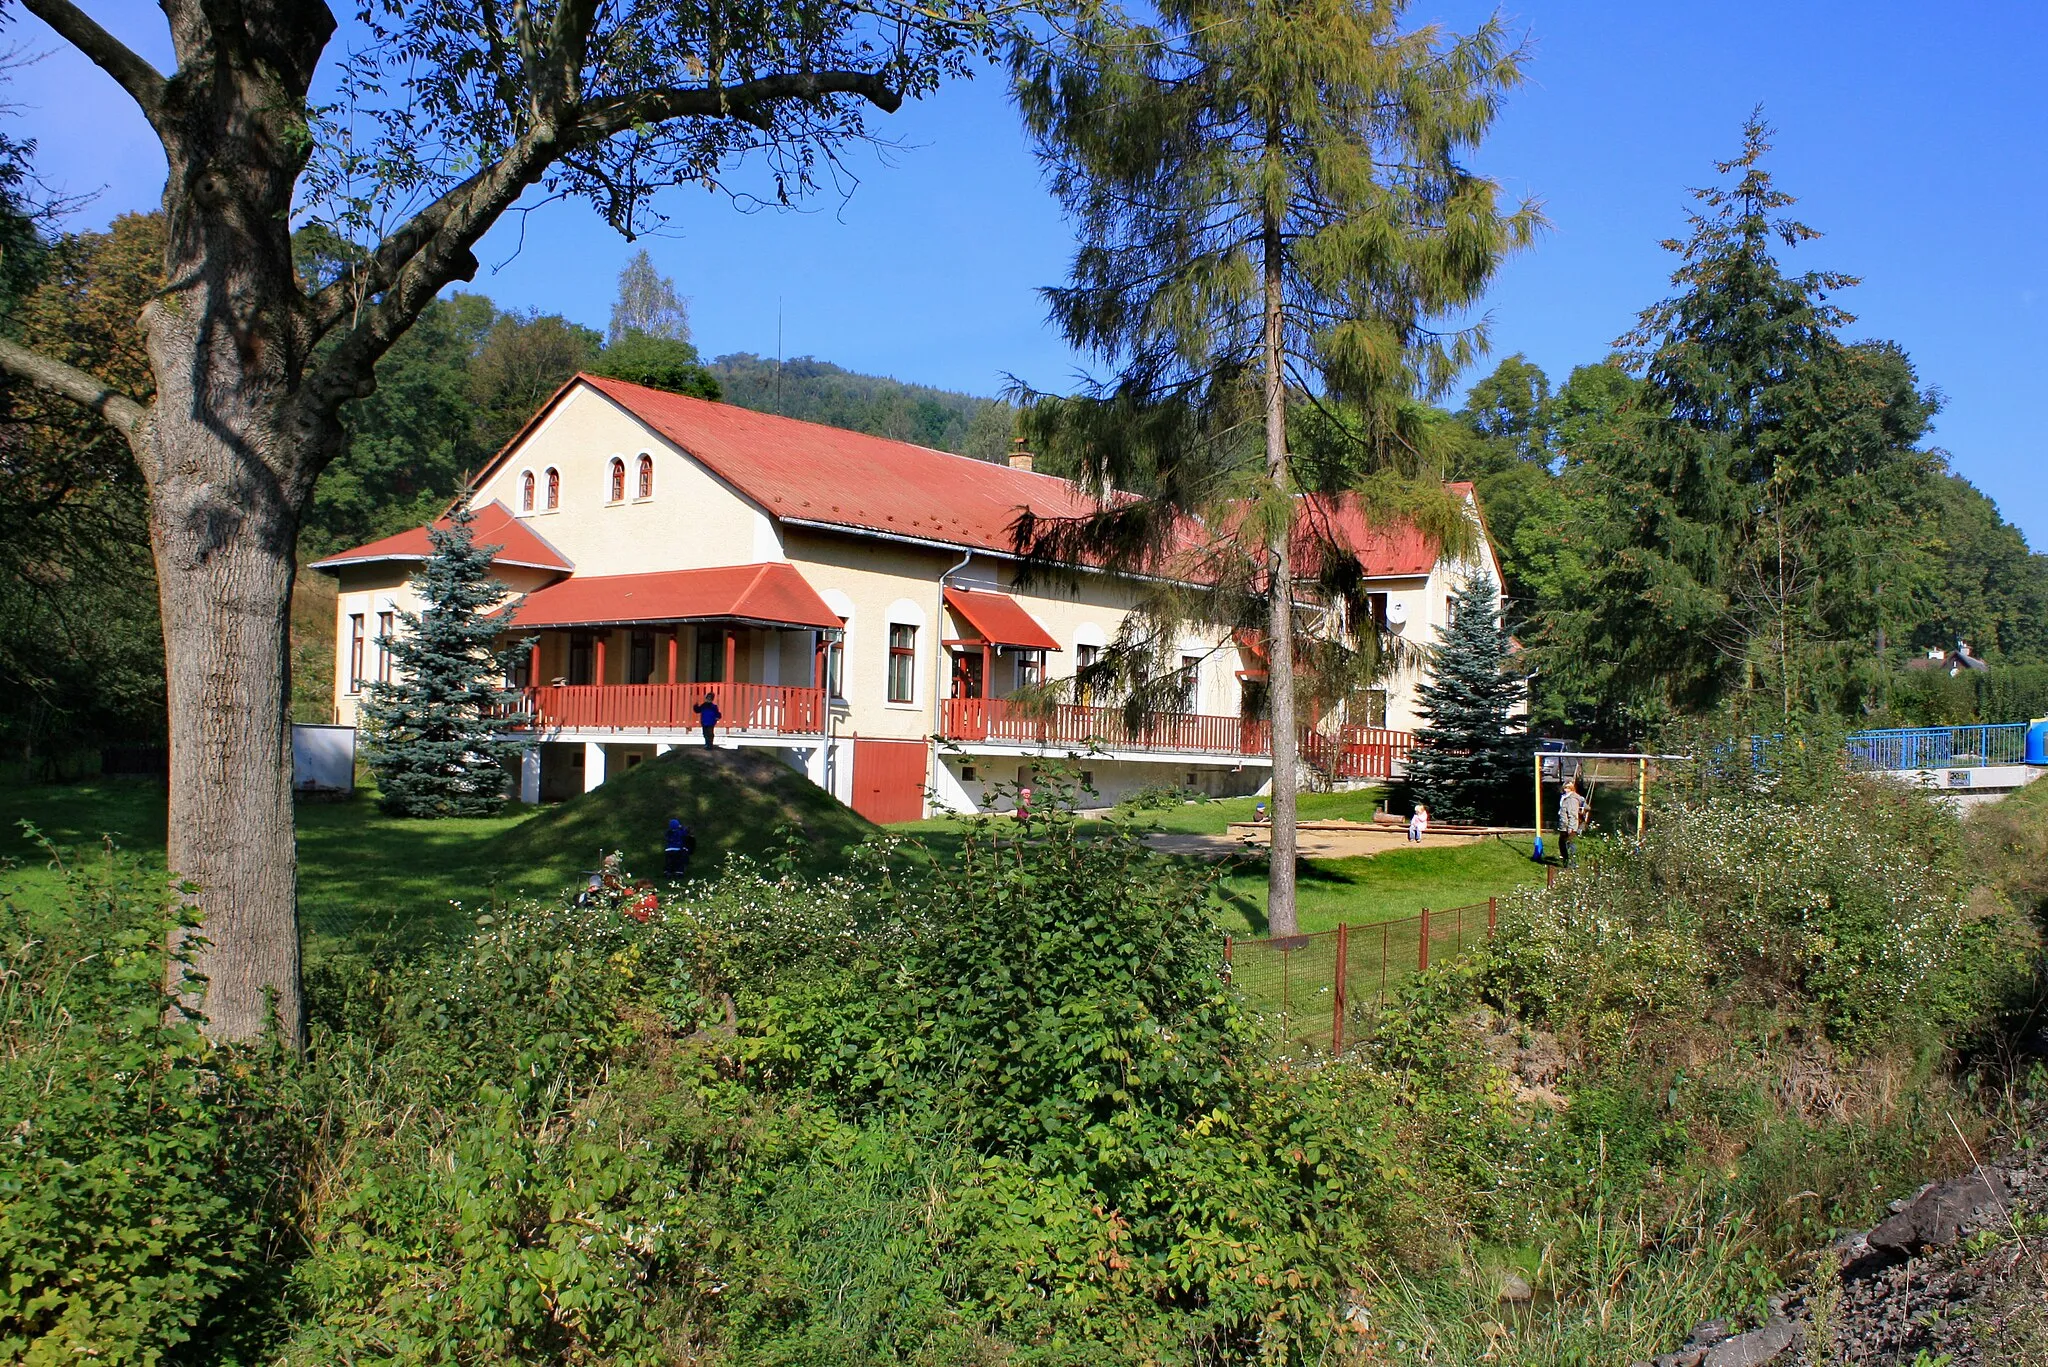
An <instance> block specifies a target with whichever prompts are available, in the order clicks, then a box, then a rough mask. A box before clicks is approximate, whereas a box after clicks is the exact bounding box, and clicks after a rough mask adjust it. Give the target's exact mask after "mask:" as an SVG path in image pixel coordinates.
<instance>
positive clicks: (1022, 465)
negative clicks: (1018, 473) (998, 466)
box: [1010, 437, 1031, 470]
mask: <svg viewBox="0 0 2048 1367" xmlns="http://www.w3.org/2000/svg"><path fill="white" fill-rule="evenodd" d="M1010 468H1011V469H1012V470H1029V469H1030V468H1031V453H1030V452H1029V451H1026V450H1025V449H1024V438H1022V437H1019V438H1017V449H1016V450H1014V451H1012V452H1010Z"/></svg>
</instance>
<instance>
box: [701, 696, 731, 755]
mask: <svg viewBox="0 0 2048 1367" xmlns="http://www.w3.org/2000/svg"><path fill="white" fill-rule="evenodd" d="M724 715H725V714H724V713H723V712H720V711H719V710H718V702H717V700H716V699H714V698H713V697H712V696H711V695H710V694H709V693H706V694H705V695H704V701H703V702H700V703H698V704H697V724H698V725H699V726H701V727H703V728H704V748H705V749H706V750H709V749H710V748H711V737H712V734H713V733H714V732H715V731H717V730H718V719H719V718H720V717H722V716H724Z"/></svg>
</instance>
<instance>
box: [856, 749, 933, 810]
mask: <svg viewBox="0 0 2048 1367" xmlns="http://www.w3.org/2000/svg"><path fill="white" fill-rule="evenodd" d="M924 767H925V742H924V741H921V740H856V741H854V743H853V809H854V810H855V811H856V812H859V813H860V814H861V815H862V816H864V817H866V818H867V819H868V820H870V821H872V822H874V823H875V824H877V825H885V824H887V823H888V822H891V821H915V820H917V819H918V818H919V817H921V816H923V815H924V779H925V772H924Z"/></svg>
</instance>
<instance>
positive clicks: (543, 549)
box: [306, 499, 576, 574]
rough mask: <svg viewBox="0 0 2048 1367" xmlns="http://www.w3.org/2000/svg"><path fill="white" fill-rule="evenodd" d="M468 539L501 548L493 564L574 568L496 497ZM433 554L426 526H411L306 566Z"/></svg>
mask: <svg viewBox="0 0 2048 1367" xmlns="http://www.w3.org/2000/svg"><path fill="white" fill-rule="evenodd" d="M434 525H435V526H436V527H439V528H441V529H442V530H444V531H445V530H447V528H448V525H449V524H448V519H447V518H445V517H444V518H441V519H440V520H439V521H437V522H436V523H435V524H434ZM470 539H471V540H472V541H474V542H476V544H477V545H479V546H500V547H502V548H503V549H502V550H500V551H499V552H498V553H497V555H495V556H493V557H492V563H493V564H497V565H515V566H518V567H520V568H523V569H533V570H553V571H554V572H555V573H557V574H567V573H569V572H570V571H571V570H573V569H575V568H576V567H575V566H574V565H572V564H570V563H569V560H568V558H567V557H566V556H564V555H563V554H562V553H561V552H560V551H558V550H556V549H555V548H554V547H553V546H550V545H549V544H548V543H547V539H546V538H545V537H543V536H541V535H540V533H538V532H536V531H534V530H533V529H532V528H531V527H529V526H528V525H527V524H526V522H525V521H524V520H523V519H521V518H517V517H514V516H512V510H511V509H510V508H507V507H506V506H505V505H504V504H503V503H500V502H498V500H496V499H492V500H491V501H490V502H489V503H487V504H485V505H484V506H483V507H481V508H479V509H477V510H476V521H475V522H473V523H471V524H470ZM433 553H434V548H433V546H432V544H431V543H429V542H428V540H427V529H426V528H425V527H413V528H410V529H408V530H406V531H402V532H399V533H398V534H397V535H395V536H387V537H384V538H382V539H381V540H377V541H372V542H371V543H370V544H369V545H367V546H357V547H356V548H355V549H354V550H348V551H337V552H335V553H334V554H333V555H330V556H328V557H327V558H326V559H324V560H315V561H314V562H313V563H312V564H310V565H308V566H307V567H306V568H307V569H311V570H326V571H328V572H329V573H332V572H333V571H335V570H338V569H340V568H342V566H344V565H368V564H374V563H375V562H377V561H380V560H425V559H426V558H427V557H428V556H430V555H432V554H433Z"/></svg>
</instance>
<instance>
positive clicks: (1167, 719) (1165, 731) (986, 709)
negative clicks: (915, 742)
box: [939, 698, 1271, 758]
mask: <svg viewBox="0 0 2048 1367" xmlns="http://www.w3.org/2000/svg"><path fill="white" fill-rule="evenodd" d="M939 720H940V725H941V726H942V727H943V733H944V735H945V738H946V739H947V740H956V741H963V742H966V743H969V744H980V743H987V744H993V745H1017V746H1030V747H1034V748H1035V747H1040V746H1043V747H1047V748H1052V749H1069V750H1085V749H1087V748H1088V747H1089V746H1091V745H1095V746H1100V747H1101V748H1102V749H1104V750H1145V751H1158V752H1161V753H1166V754H1188V755H1224V756H1230V757H1232V758H1243V757H1244V756H1247V755H1264V754H1266V753H1267V752H1268V751H1269V750H1270V749H1271V745H1270V743H1269V737H1270V734H1271V728H1270V727H1269V726H1268V725H1267V724H1266V723H1265V722H1263V721H1258V720H1254V719H1251V718H1246V717H1218V716H1203V715H1199V714H1184V715H1179V716H1162V717H1155V718H1153V719H1152V721H1151V722H1150V723H1149V724H1148V725H1146V726H1144V727H1143V728H1141V729H1138V730H1135V731H1134V730H1133V729H1131V728H1130V727H1128V726H1126V725H1125V724H1124V714H1123V710H1122V709H1121V708H1115V707H1085V706H1081V705H1079V704H1075V703H1061V704H1058V705H1057V706H1052V707H1027V706H1022V705H1019V704H1017V703H1014V702H1010V701H1008V700H1007V699H1003V698H948V699H947V700H946V701H945V703H944V705H943V710H942V712H941V715H940V719H939Z"/></svg>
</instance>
